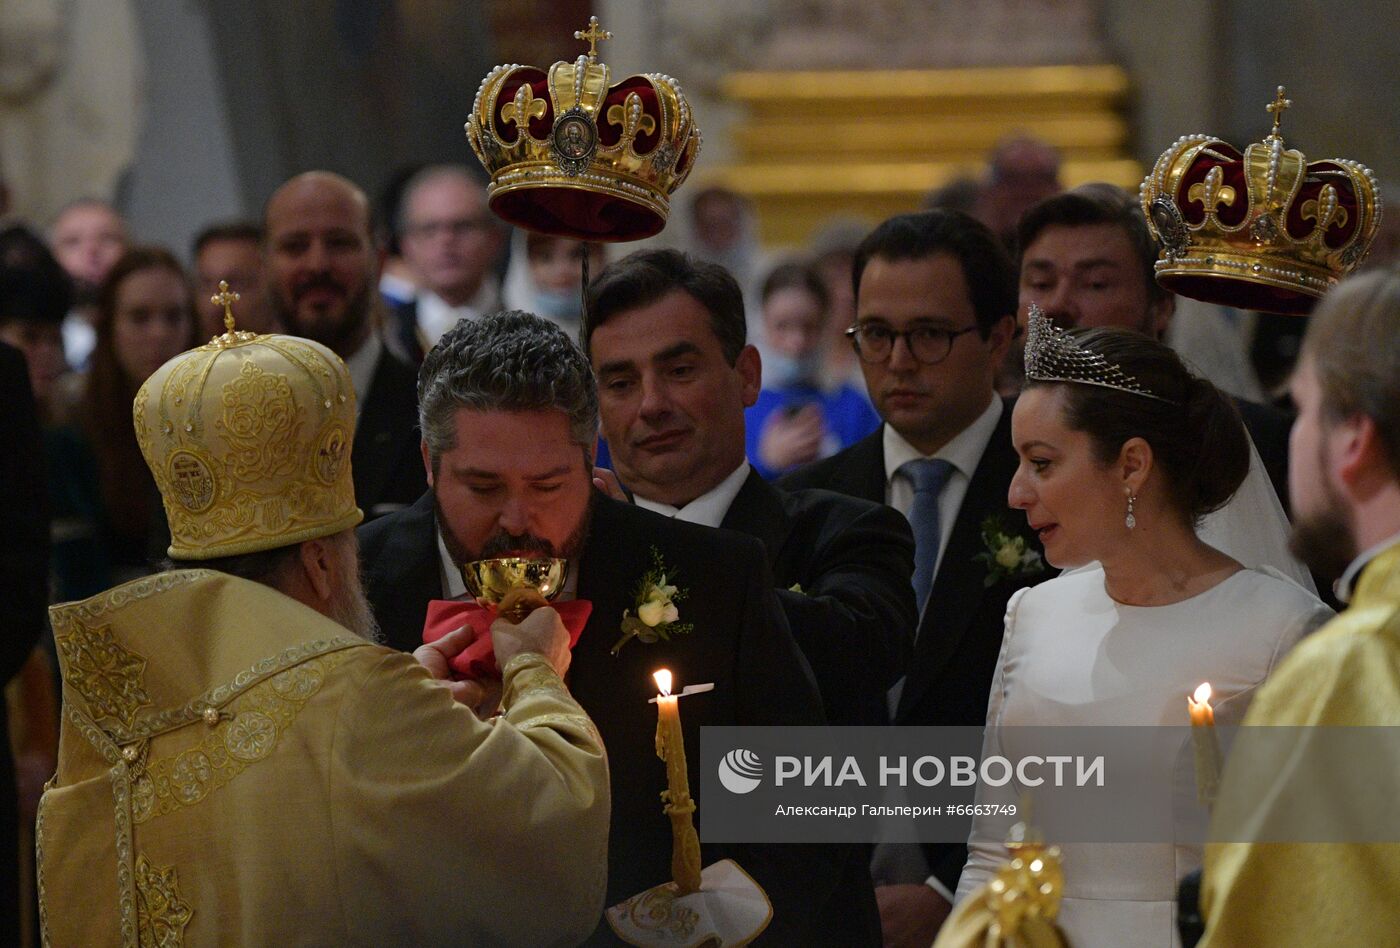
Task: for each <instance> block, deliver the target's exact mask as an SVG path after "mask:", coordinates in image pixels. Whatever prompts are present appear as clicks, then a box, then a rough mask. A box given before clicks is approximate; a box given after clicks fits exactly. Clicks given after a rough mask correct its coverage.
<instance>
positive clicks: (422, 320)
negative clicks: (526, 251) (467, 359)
mask: <svg viewBox="0 0 1400 948" xmlns="http://www.w3.org/2000/svg"><path fill="white" fill-rule="evenodd" d="M496 307H497V291H496V284H495V281H493V280H492V279H490V278H489V277H488V278H487V279H484V280H482V281H481V289H479V290H477V291H476V295H475V296H473V297H472V298H471V299H470V300H469V301H468V302H467V303H465V304H464V305H462V306H452V305H450V304H449V303H448V302H447V301H446V300H444V299H443V298H442V297H441V296H438V295H437V294H436V293H434V292H433V291H432V290H419V291H418V331H419V332H421V333H422V334H423V339H424V340H425V341H426V342H427V344H428V346H429V347H432V346H435V345H437V341H438V340H439V339H441V338H442V337H443V334H444V333H446V332H447V330H449V329H451V328H452V327H453V326H455V325H457V320H459V319H480V318H481V317H482V316H485V315H486V314H487V313H488V312H490V311H491V310H493V309H495V308H496Z"/></svg>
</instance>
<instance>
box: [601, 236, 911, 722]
mask: <svg viewBox="0 0 1400 948" xmlns="http://www.w3.org/2000/svg"><path fill="white" fill-rule="evenodd" d="M586 311H587V316H586V318H585V321H584V324H583V333H582V342H583V346H584V349H585V351H586V352H587V354H588V357H589V359H590V361H591V362H592V364H593V370H594V372H595V373H596V374H597V376H598V401H599V409H600V414H601V417H602V421H603V434H604V436H605V437H606V438H607V440H608V444H609V445H610V447H611V451H612V460H613V466H614V468H615V469H616V471H617V474H618V477H619V479H620V480H621V481H622V483H623V485H625V487H626V489H627V490H628V491H629V492H630V494H631V498H632V501H633V502H634V503H635V504H637V505H638V506H640V507H645V508H647V509H648V510H654V511H656V512H657V513H660V514H663V515H665V516H668V517H675V518H676V519H678V520H688V521H690V522H692V523H701V524H705V525H706V526H711V527H724V528H726V529H730V530H739V531H741V532H743V533H747V534H750V535H751V536H756V537H758V538H759V539H760V540H762V541H763V542H764V547H765V549H766V550H767V553H768V564H769V568H770V569H771V570H772V573H773V580H774V582H775V583H776V585H777V595H778V600H779V602H781V603H782V605H783V609H784V611H785V612H786V613H787V617H788V623H789V625H790V626H791V627H792V633H793V636H794V638H796V639H797V643H798V645H799V646H801V648H802V650H803V653H804V654H805V655H806V656H807V660H808V661H809V662H810V663H811V665H812V670H813V672H814V673H815V675H816V678H817V684H818V687H820V689H821V693H822V700H823V702H824V703H825V706H826V714H827V720H828V722H829V723H831V724H885V723H888V721H889V716H888V712H887V710H886V703H885V693H886V691H887V690H888V689H889V688H890V686H891V685H893V684H894V683H895V681H897V680H898V679H899V677H900V675H902V674H903V673H904V667H905V664H906V662H907V660H908V654H909V650H910V648H911V646H912V644H913V639H914V623H915V621H916V619H917V616H916V613H915V607H914V595H913V589H912V587H911V586H910V584H909V577H910V575H911V573H912V571H913V568H914V542H913V537H912V536H911V535H910V532H909V526H908V524H907V523H906V522H905V520H904V518H902V517H900V516H899V514H898V513H896V512H895V511H893V510H890V509H889V508H887V507H885V506H884V505H883V503H870V502H866V501H861V500H857V499H855V498H851V497H846V496H842V495H839V494H835V493H832V492H830V491H820V490H803V491H785V490H779V489H777V488H775V487H773V486H772V485H770V484H769V483H767V482H766V481H764V480H763V478H762V477H760V476H759V474H758V472H756V471H755V470H753V468H752V467H750V465H749V463H748V461H746V460H745V458H744V444H745V441H744V409H745V408H746V407H748V406H750V405H752V404H753V403H754V400H755V399H756V398H757V396H758V391H759V388H760V387H761V377H760V372H761V367H760V364H759V354H758V350H757V349H755V348H754V347H753V346H751V345H747V344H746V339H745V320H744V298H743V293H742V291H741V290H740V289H739V284H738V283H737V282H736V281H735V280H734V278H733V277H732V276H731V275H730V274H729V272H728V271H726V270H725V269H724V268H723V267H721V266H719V265H717V264H713V263H705V262H702V261H698V260H694V259H692V258H691V257H688V256H686V255H685V254H682V253H679V252H677V251H674V250H644V251H640V252H638V253H634V254H632V255H631V256H629V257H626V258H625V259H623V260H619V261H618V262H616V263H614V264H612V265H611V266H609V267H608V268H607V269H606V270H604V271H603V272H602V273H601V274H600V275H599V276H598V278H597V279H596V280H595V281H594V282H593V283H592V284H591V285H590V286H589V289H588V306H587V307H586Z"/></svg>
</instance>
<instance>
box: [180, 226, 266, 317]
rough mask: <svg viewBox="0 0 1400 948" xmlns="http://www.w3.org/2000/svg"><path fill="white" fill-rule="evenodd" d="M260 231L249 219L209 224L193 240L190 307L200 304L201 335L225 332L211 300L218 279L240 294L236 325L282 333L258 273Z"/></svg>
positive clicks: (219, 307)
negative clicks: (192, 281)
mask: <svg viewBox="0 0 1400 948" xmlns="http://www.w3.org/2000/svg"><path fill="white" fill-rule="evenodd" d="M262 255H263V232H262V228H261V227H259V226H258V225H257V224H256V223H254V222H253V221H229V222H227V223H223V224H213V225H211V226H209V227H206V228H204V230H202V231H200V232H199V235H198V236H197V237H195V239H194V276H195V289H196V291H197V294H196V297H195V305H196V306H198V307H199V325H200V337H201V338H203V339H209V338H211V337H213V336H217V335H220V334H221V333H222V332H223V331H224V308H223V306H222V305H220V304H219V303H215V302H214V301H213V297H214V296H215V295H216V294H217V293H218V292H219V282H220V281H224V282H227V283H228V288H229V289H230V290H232V291H233V292H235V293H237V294H238V296H239V300H238V328H239V329H246V330H248V331H250V332H262V333H266V332H281V327H280V326H279V325H278V324H277V322H276V321H275V320H274V319H273V316H272V312H271V310H270V308H269V306H268V304H267V280H266V276H265V274H264V272H263V257H262Z"/></svg>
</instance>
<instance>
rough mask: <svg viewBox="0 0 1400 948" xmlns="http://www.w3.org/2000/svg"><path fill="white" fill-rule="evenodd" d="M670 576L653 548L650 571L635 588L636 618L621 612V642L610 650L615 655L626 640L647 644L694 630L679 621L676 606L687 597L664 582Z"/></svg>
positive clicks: (658, 553)
mask: <svg viewBox="0 0 1400 948" xmlns="http://www.w3.org/2000/svg"><path fill="white" fill-rule="evenodd" d="M673 572H674V571H672V570H668V569H667V568H666V564H665V562H664V561H662V559H661V551H659V550H658V549H656V547H652V548H651V569H649V570H647V572H646V574H645V575H644V576H642V579H641V582H639V583H638V584H637V596H636V606H635V608H636V610H637V614H636V615H633V614H632V610H631V609H624V610H622V638H620V639H618V640H617V643H616V644H615V645H613V647H612V653H613V654H614V655H616V654H617V653H618V652H619V651H620V650H621V649H622V646H624V645H626V644H627V641H628V640H629V639H633V638H635V639H638V640H640V641H642V642H645V643H648V644H650V643H652V642H655V641H656V640H657V639H670V638H671V636H673V635H685V634H686V633H687V632H690V631H691V629H693V628H694V626H692V625H691V624H690V623H689V622H681V621H680V617H681V612H680V609H678V608H676V603H677V602H680V601H681V600H682V599H684V598H685V597H686V590H684V589H681V588H679V587H678V586H675V585H673V584H671V583H669V582H668V581H667V577H668V574H673Z"/></svg>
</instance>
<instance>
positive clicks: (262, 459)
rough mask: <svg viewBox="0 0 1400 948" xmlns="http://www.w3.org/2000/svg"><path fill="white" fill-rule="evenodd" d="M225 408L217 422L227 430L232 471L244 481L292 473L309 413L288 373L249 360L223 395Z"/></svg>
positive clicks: (228, 465)
mask: <svg viewBox="0 0 1400 948" xmlns="http://www.w3.org/2000/svg"><path fill="white" fill-rule="evenodd" d="M220 400H221V403H222V405H223V412H222V413H221V415H220V417H219V420H218V421H216V422H215V423H214V424H215V427H217V428H218V429H219V430H220V431H222V432H223V433H224V438H225V441H226V444H227V450H228V455H227V458H226V460H225V463H226V465H227V468H228V472H229V475H230V476H232V477H233V478H235V479H236V480H239V481H243V482H250V481H251V482H257V481H265V480H267V479H270V478H280V477H286V476H287V475H288V474H290V473H291V472H292V469H293V468H295V467H296V463H297V460H298V457H299V451H298V448H299V447H300V441H301V439H300V435H299V432H300V430H301V426H302V416H303V415H304V414H305V412H304V411H303V410H302V409H300V408H299V407H298V406H297V403H296V398H295V397H294V396H293V395H292V386H291V384H290V383H289V382H288V381H287V378H286V376H284V375H272V374H269V373H267V372H264V371H263V370H262V369H261V368H259V367H258V365H257V364H256V363H253V362H245V363H243V367H242V368H241V369H240V370H239V373H238V377H237V378H235V379H232V380H231V381H229V382H228V383H227V384H225V385H224V388H223V391H222V393H221V394H220Z"/></svg>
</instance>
